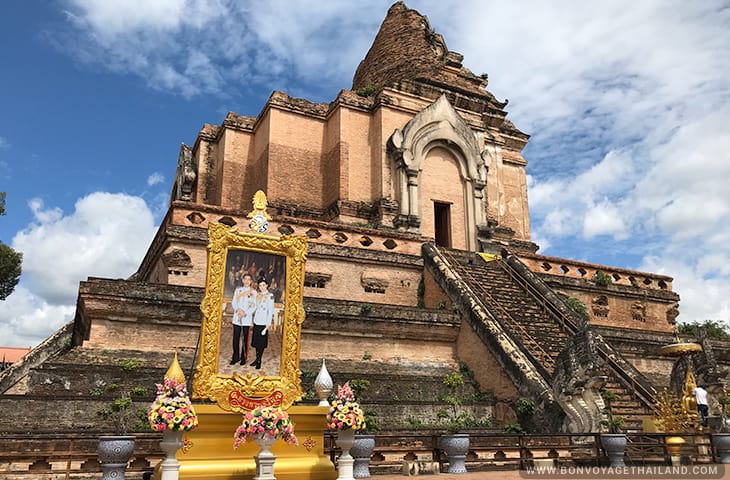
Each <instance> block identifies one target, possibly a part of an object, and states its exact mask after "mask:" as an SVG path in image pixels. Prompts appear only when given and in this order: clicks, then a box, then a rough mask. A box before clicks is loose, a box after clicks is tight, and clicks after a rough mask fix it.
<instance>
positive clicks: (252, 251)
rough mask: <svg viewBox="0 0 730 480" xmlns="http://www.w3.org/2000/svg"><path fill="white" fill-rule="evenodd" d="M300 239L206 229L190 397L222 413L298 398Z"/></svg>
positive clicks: (219, 226)
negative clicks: (197, 341)
mask: <svg viewBox="0 0 730 480" xmlns="http://www.w3.org/2000/svg"><path fill="white" fill-rule="evenodd" d="M306 256H307V238H306V237H305V236H301V235H284V236H281V237H275V236H269V235H263V234H259V233H245V232H240V231H238V230H237V229H235V228H233V227H229V226H227V225H223V224H210V225H209V227H208V270H207V278H206V284H205V297H204V298H203V303H202V304H201V311H202V313H203V323H202V326H201V329H202V330H201V341H200V352H199V356H198V362H197V366H196V370H195V376H194V378H193V397H195V398H207V399H210V400H214V401H215V402H217V403H218V405H219V406H220V407H221V408H223V409H224V410H229V411H245V410H250V409H252V408H254V407H255V406H257V405H281V406H282V407H284V408H288V407H289V406H290V405H291V404H292V403H294V402H295V401H297V400H299V399H301V397H302V387H301V379H300V375H301V371H300V369H299V342H300V338H301V326H302V322H303V321H304V308H303V306H302V297H303V288H304V264H305V261H306Z"/></svg>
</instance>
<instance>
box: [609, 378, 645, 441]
mask: <svg viewBox="0 0 730 480" xmlns="http://www.w3.org/2000/svg"><path fill="white" fill-rule="evenodd" d="M603 388H604V389H605V390H610V391H612V392H613V393H615V394H616V396H617V397H618V399H616V400H615V401H614V402H613V403H612V404H611V407H612V408H611V409H612V411H613V415H614V416H616V417H621V418H623V419H624V425H623V429H624V430H629V431H641V430H642V428H643V417H646V416H647V415H649V414H650V410H649V408H647V406H646V405H645V404H644V402H642V401H640V400H638V399H637V398H636V395H634V393H633V392H632V391H631V390H630V389H629V388H626V387H625V386H624V385H623V383H622V382H621V381H620V380H619V378H618V377H617V376H616V374H615V373H614V372H611V371H609V372H608V380H606V383H605V385H604V387H603Z"/></svg>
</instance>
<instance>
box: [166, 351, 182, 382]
mask: <svg viewBox="0 0 730 480" xmlns="http://www.w3.org/2000/svg"><path fill="white" fill-rule="evenodd" d="M165 378H171V379H174V380H177V383H185V374H184V373H183V370H182V368H181V367H180V363H179V362H178V361H177V348H176V349H175V356H174V357H173V358H172V363H171V364H170V368H168V369H167V372H166V373H165Z"/></svg>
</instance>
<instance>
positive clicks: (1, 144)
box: [0, 137, 10, 148]
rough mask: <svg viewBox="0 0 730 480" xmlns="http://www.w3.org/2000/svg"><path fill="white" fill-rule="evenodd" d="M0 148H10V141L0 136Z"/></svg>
mask: <svg viewBox="0 0 730 480" xmlns="http://www.w3.org/2000/svg"><path fill="white" fill-rule="evenodd" d="M0 148H10V142H9V141H8V139H7V138H5V137H0Z"/></svg>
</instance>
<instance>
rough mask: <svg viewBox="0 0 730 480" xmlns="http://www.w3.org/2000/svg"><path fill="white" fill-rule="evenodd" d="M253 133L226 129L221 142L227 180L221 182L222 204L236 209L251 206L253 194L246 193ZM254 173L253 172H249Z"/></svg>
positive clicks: (223, 167) (224, 175)
mask: <svg viewBox="0 0 730 480" xmlns="http://www.w3.org/2000/svg"><path fill="white" fill-rule="evenodd" d="M251 143H252V135H251V133H249V132H241V131H238V130H233V129H225V131H224V133H223V135H222V137H221V140H220V144H221V145H222V148H221V164H222V165H221V169H222V170H221V174H222V176H223V177H222V178H225V179H226V180H225V181H224V182H222V184H221V206H223V207H224V208H230V209H234V210H243V209H250V208H251V198H252V197H253V195H250V196H248V195H245V194H244V193H245V192H244V190H245V185H246V183H247V182H248V181H249V178H247V177H246V173H247V172H248V171H249V170H250V169H249V161H250V158H251V157H252V151H251ZM249 173H252V172H249Z"/></svg>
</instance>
